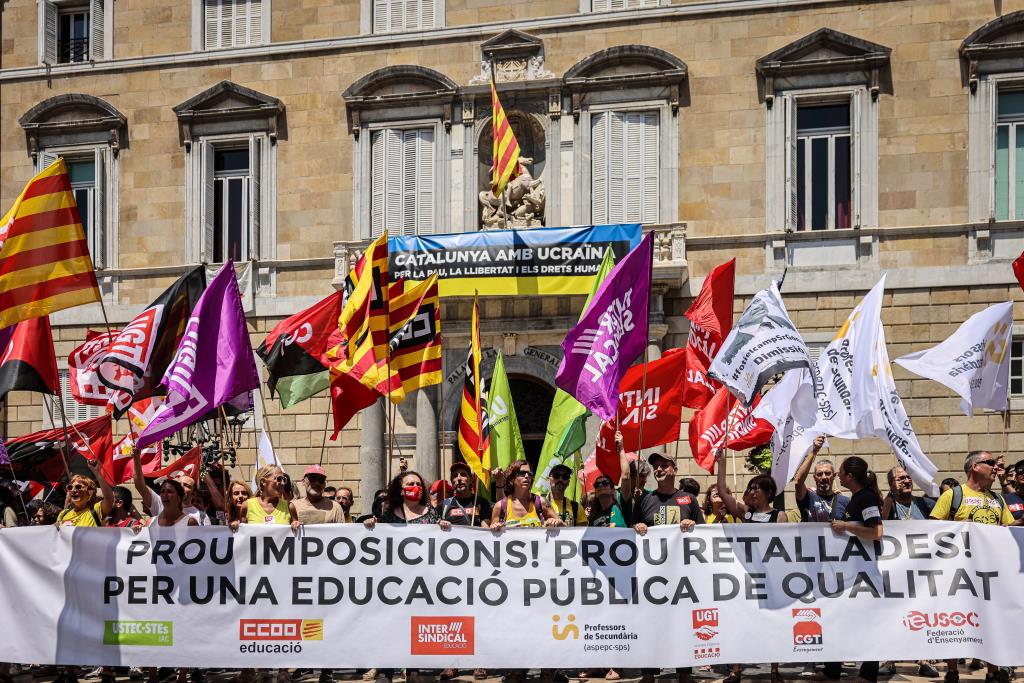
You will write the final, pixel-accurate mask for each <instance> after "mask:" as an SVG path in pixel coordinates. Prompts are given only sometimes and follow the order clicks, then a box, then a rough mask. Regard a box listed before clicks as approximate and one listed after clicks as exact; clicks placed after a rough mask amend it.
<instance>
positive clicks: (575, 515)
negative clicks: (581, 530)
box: [569, 500, 580, 526]
mask: <svg viewBox="0 0 1024 683" xmlns="http://www.w3.org/2000/svg"><path fill="white" fill-rule="evenodd" d="M569 507H570V508H571V509H572V524H573V526H576V520H577V519H579V518H580V504H579V503H578V502H577V501H575V500H570V501H569Z"/></svg>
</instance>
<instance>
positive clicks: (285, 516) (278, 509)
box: [245, 498, 292, 524]
mask: <svg viewBox="0 0 1024 683" xmlns="http://www.w3.org/2000/svg"><path fill="white" fill-rule="evenodd" d="M245 522H246V524H291V523H292V513H291V512H290V511H289V510H288V501H287V500H285V499H284V498H278V499H277V505H276V506H275V507H274V511H273V512H271V513H270V514H267V511H266V510H264V509H263V504H262V503H260V499H259V498H250V499H249V500H247V501H246V503H245Z"/></svg>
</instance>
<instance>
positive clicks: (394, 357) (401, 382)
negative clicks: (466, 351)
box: [380, 273, 441, 403]
mask: <svg viewBox="0 0 1024 683" xmlns="http://www.w3.org/2000/svg"><path fill="white" fill-rule="evenodd" d="M389 297H390V301H389V304H390V306H391V337H390V339H391V340H390V348H391V363H390V369H391V377H390V379H389V382H388V385H387V386H385V387H380V389H381V393H386V394H388V397H389V398H390V399H391V401H392V402H393V403H400V402H401V401H402V400H403V399H404V398H405V396H406V394H408V393H409V392H410V391H413V390H415V389H421V388H423V387H429V386H431V385H434V384H440V383H441V302H440V299H439V297H438V288H437V274H436V273H435V274H433V275H431V276H430V277H429V278H427V279H426V280H424V281H423V282H421V283H419V284H417V285H415V286H413V287H410V288H409V289H406V288H405V281H404V280H399V281H398V282H395V283H393V284H392V285H391V288H390V294H389Z"/></svg>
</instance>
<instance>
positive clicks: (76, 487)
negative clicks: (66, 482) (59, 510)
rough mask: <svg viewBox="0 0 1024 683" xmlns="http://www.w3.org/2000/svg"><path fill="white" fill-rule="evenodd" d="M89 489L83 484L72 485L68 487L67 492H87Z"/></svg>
mask: <svg viewBox="0 0 1024 683" xmlns="http://www.w3.org/2000/svg"><path fill="white" fill-rule="evenodd" d="M88 490H89V487H88V486H86V485H85V484H72V485H71V486H69V487H68V491H88Z"/></svg>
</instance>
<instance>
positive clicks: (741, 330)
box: [708, 282, 811, 406]
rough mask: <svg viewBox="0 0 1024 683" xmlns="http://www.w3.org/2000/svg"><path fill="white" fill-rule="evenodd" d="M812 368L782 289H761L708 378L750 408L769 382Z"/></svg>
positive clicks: (733, 330)
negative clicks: (787, 374) (779, 375)
mask: <svg viewBox="0 0 1024 683" xmlns="http://www.w3.org/2000/svg"><path fill="white" fill-rule="evenodd" d="M810 367H811V358H810V356H809V355H808V353H807V345H806V344H804V340H803V338H802V337H801V336H800V333H799V332H797V330H796V327H795V326H794V325H793V322H792V321H791V320H790V319H789V313H787V312H786V305H785V304H783V303H782V295H780V294H779V288H778V286H777V285H776V284H775V282H772V286H771V287H769V288H767V289H762V290H761V291H760V292H758V293H757V294H756V295H755V296H754V299H753V300H752V301H751V302H750V305H749V306H747V308H746V310H745V311H743V315H741V316H740V319H739V320H738V321H737V322H736V325H735V326H734V327H733V328H732V331H731V332H730V333H729V336H728V337H726V338H725V341H724V342H723V343H722V350H721V351H719V352H718V355H717V356H715V359H714V360H713V361H711V367H710V368H708V376H710V377H713V378H714V379H716V380H718V381H719V382H721V383H722V384H724V385H725V386H726V387H728V388H729V391H730V392H732V394H733V395H734V396H736V397H737V398H739V399H740V400H741V401H743V403H744V404H746V405H748V406H749V405H750V404H751V403H752V402H753V400H754V395H755V394H757V393H758V392H759V391H760V390H761V387H763V386H764V385H765V384H766V383H767V382H768V380H770V379H771V378H772V377H773V376H775V375H777V374H778V373H780V372H786V371H787V370H794V369H797V368H807V369H810Z"/></svg>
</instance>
